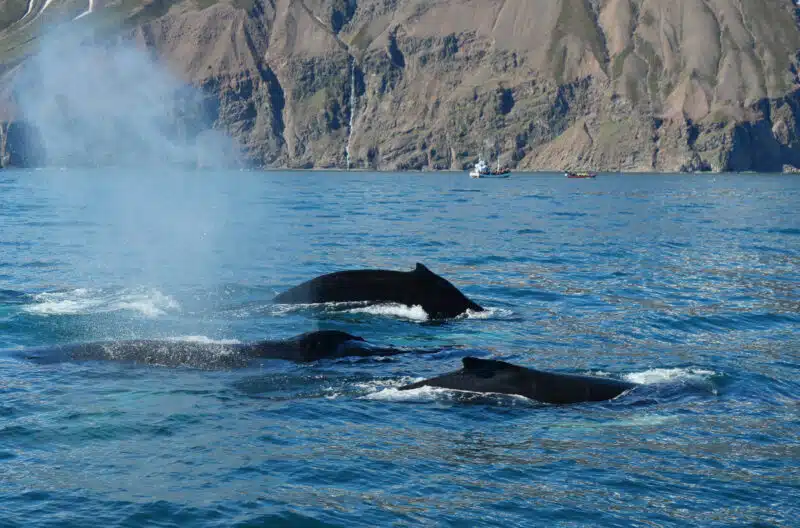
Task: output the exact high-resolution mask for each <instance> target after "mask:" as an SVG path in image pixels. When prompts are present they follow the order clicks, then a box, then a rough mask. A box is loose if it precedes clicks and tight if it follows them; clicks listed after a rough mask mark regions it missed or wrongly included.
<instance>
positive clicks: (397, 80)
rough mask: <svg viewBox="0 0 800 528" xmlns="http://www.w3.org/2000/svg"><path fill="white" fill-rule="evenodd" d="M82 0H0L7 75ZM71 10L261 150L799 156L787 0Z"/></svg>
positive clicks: (427, 164) (671, 164)
mask: <svg viewBox="0 0 800 528" xmlns="http://www.w3.org/2000/svg"><path fill="white" fill-rule="evenodd" d="M84 4H86V1H84V2H75V1H72V0H69V1H61V0H52V1H51V2H47V1H42V0H31V2H30V3H28V2H19V1H15V0H11V1H8V2H6V3H5V4H4V11H3V12H2V13H3V14H2V23H3V24H5V29H4V30H3V32H2V34H0V59H2V60H3V63H4V64H5V65H6V67H7V75H6V78H7V79H9V81H8V82H9V83H10V82H11V81H10V79H12V78H13V72H14V71H16V70H14V69H13V68H12V67H13V66H16V65H17V64H19V63H22V65H23V67H24V64H25V60H26V59H25V57H26V56H27V55H29V54H30V53H32V50H33V49H34V45H35V43H36V38H35V35H36V34H37V31H40V30H41V28H42V27H44V23H45V20H44V19H46V18H47V17H48V16H50V17H51V18H55V17H56V16H61V17H64V16H65V14H66V15H67V16H68V17H72V18H74V17H77V16H79V15H81V14H82V13H85V12H86V11H87V7H88V5H84ZM45 5H46V7H45ZM73 23H75V24H77V23H85V24H93V25H94V26H95V27H98V28H100V29H101V31H102V32H103V34H104V35H106V36H108V35H114V34H117V35H124V36H125V38H128V39H131V40H133V41H134V42H136V43H138V44H139V45H140V46H141V47H143V48H147V49H150V50H151V51H152V52H153V53H154V54H155V55H156V56H157V57H158V58H159V60H161V61H163V62H164V63H165V64H168V65H169V68H170V69H171V70H172V72H173V73H174V74H175V75H176V76H178V77H179V78H181V79H183V80H184V81H187V82H190V83H193V84H194V85H196V86H199V87H202V90H203V93H204V97H205V99H206V103H207V104H206V108H208V109H209V113H208V123H207V124H208V126H211V125H213V126H215V127H217V128H221V129H224V130H226V131H228V132H229V133H230V134H232V135H233V136H234V137H235V138H237V140H238V141H239V142H240V144H241V145H242V146H243V148H244V149H245V152H246V156H247V157H248V158H249V159H250V160H251V162H252V163H254V164H257V165H264V166H289V167H345V166H347V164H348V154H349V160H350V165H351V166H352V167H372V168H378V169H420V168H427V169H445V168H456V169H461V168H463V167H464V166H466V165H467V164H470V163H472V162H474V160H475V159H476V157H477V156H478V155H479V154H483V155H485V156H493V157H494V156H498V157H499V158H500V159H501V161H503V162H506V163H509V164H512V165H514V166H517V167H519V168H523V169H561V168H563V167H565V166H571V167H577V168H592V169H604V170H617V169H623V170H641V171H650V170H668V171H671V170H699V169H713V170H780V169H781V168H782V167H783V165H785V164H790V165H800V152H798V145H800V143H798V141H799V140H798V137H799V136H800V133H799V132H800V128H798V117H799V114H798V108H800V98H799V97H798V92H797V88H798V75H797V64H796V63H797V53H798V50H800V30H799V29H798V22H797V19H796V13H795V7H794V6H793V5H792V3H791V2H790V1H789V0H786V1H783V0H672V1H670V2H663V1H657V0H235V1H221V2H214V1H213V0H189V1H178V0H176V1H170V0H154V1H152V2H149V3H144V2H141V1H139V0H121V1H117V2H111V1H109V2H102V1H101V0H97V1H96V2H95V3H94V4H93V9H92V12H91V13H88V14H86V15H85V16H82V17H81V18H79V19H78V20H76V21H75V22H73ZM7 106H9V107H12V106H13V105H11V104H8V105H7ZM18 118H24V116H22V117H19V116H18Z"/></svg>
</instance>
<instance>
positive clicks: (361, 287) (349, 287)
mask: <svg viewBox="0 0 800 528" xmlns="http://www.w3.org/2000/svg"><path fill="white" fill-rule="evenodd" d="M355 301H367V302H393V303H398V304H404V305H406V306H421V307H422V309H423V310H425V313H427V314H428V317H429V318H431V319H451V318H453V317H457V316H459V315H461V314H463V313H465V312H466V311H467V310H472V311H474V312H481V311H483V307H482V306H480V305H479V304H477V303H475V302H473V301H471V300H470V299H468V298H467V297H466V296H465V295H464V294H463V293H461V292H460V291H459V290H458V288H456V287H455V286H453V285H452V284H451V283H450V282H449V281H448V280H447V279H445V278H443V277H440V276H439V275H437V274H435V273H434V272H432V271H431V270H429V269H428V268H427V267H425V266H424V265H423V264H420V263H417V265H416V267H415V268H414V269H413V270H411V271H391V270H380V269H378V270H368V269H365V270H347V271H337V272H334V273H329V274H327V275H321V276H319V277H316V278H314V279H311V280H309V281H306V282H304V283H302V284H299V285H297V286H295V287H293V288H291V289H289V290H287V291H285V292H283V293H281V294H279V295H277V296H275V298H274V299H273V302H276V303H280V304H298V303H324V302H355Z"/></svg>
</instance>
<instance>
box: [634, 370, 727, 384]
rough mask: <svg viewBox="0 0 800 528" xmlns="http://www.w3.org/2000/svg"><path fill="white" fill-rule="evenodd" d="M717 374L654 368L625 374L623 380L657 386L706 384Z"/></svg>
mask: <svg viewBox="0 0 800 528" xmlns="http://www.w3.org/2000/svg"><path fill="white" fill-rule="evenodd" d="M716 375H717V373H716V372H714V371H713V370H706V369H702V368H694V367H687V368H655V369H649V370H645V371H642V372H632V373H630V374H626V375H625V376H623V377H624V379H625V380H626V381H630V382H631V383H637V384H639V385H657V384H661V383H674V382H690V383H691V382H698V383H705V382H708V381H709V380H710V379H711V378H712V377H714V376H716Z"/></svg>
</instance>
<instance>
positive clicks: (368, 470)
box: [0, 169, 800, 527]
mask: <svg viewBox="0 0 800 528" xmlns="http://www.w3.org/2000/svg"><path fill="white" fill-rule="evenodd" d="M798 204H800V178H798V177H793V176H780V175H763V174H724V175H702V176H700V175H697V176H695V175H642V174H639V175H621V174H601V175H599V176H598V178H597V179H595V180H569V179H566V178H564V177H563V175H562V174H545V173H542V174H521V173H515V174H513V175H512V176H511V178H509V179H506V180H472V179H469V178H468V177H467V175H466V173H405V174H403V173H369V172H310V171H309V172H304V171H297V172H279V171H275V172H257V171H233V172H220V171H205V172H203V171H198V172H181V171H175V170H173V169H162V170H156V169H148V170H146V171H145V170H122V169H110V170H77V169H74V170H55V169H54V170H40V171H2V172H0V526H3V527H11V526H26V527H27V526H37V527H45V526H58V527H67V526H76V527H78V526H79V527H84V526H159V527H167V526H176V527H177V526H180V527H187V526H192V527H195V526H197V527H223V526H224V527H229V526H237V527H244V526H312V527H321V526H341V527H352V526H463V527H474V526H504V527H506V526H648V527H651V526H791V525H796V523H797V518H798V514H800V507H798V496H800V494H799V490H800V469H798V460H799V459H800V412H798V411H800V400H799V399H798V393H800V340H798V330H800V287H798V284H799V283H800V215H798ZM417 262H420V263H423V264H425V265H426V266H427V267H429V268H430V269H431V270H432V271H434V272H435V273H437V274H439V275H442V276H443V277H445V278H446V279H448V280H450V281H451V282H452V283H453V284H454V285H455V286H456V287H458V288H459V289H461V290H462V291H463V292H464V293H465V294H466V295H467V296H469V297H470V298H472V299H473V300H475V301H476V302H478V303H479V304H481V305H483V306H485V307H486V308H487V310H486V311H485V312H480V313H469V314H466V315H464V316H462V317H458V318H456V319H452V320H446V321H431V320H429V319H428V318H427V315H426V314H425V312H424V310H422V309H421V308H419V307H405V306H399V305H378V306H364V305H333V304H331V305H297V306H285V305H276V304H273V303H272V302H271V299H272V298H273V297H274V296H275V295H276V294H277V293H279V292H281V291H284V290H286V289H287V288H289V287H291V286H293V285H296V284H298V283H300V282H302V281H305V280H307V279H310V278H313V277H315V276H317V275H319V274H323V273H328V272H333V271H339V270H344V269H353V268H383V269H394V270H399V271H406V270H411V269H413V267H414V265H415V264H416V263H417ZM315 329H338V330H343V331H346V332H349V333H352V334H356V335H360V336H362V337H364V338H365V339H367V340H369V341H370V342H373V343H376V344H380V345H388V344H393V345H396V346H409V347H420V348H428V347H432V346H446V347H447V348H446V349H445V350H444V351H442V352H439V353H437V354H426V355H414V354H406V355H400V356H393V357H390V358H353V359H341V360H324V361H318V362H315V363H310V364H294V363H289V362H285V361H279V360H273V361H265V362H263V363H262V364H260V365H259V366H258V367H254V368H248V369H235V370H205V369H202V368H185V367H178V368H170V367H163V366H158V365H141V364H131V363H121V362H103V361H84V362H64V363H55V364H47V365H42V364H35V363H32V362H30V361H27V360H25V359H24V351H25V350H26V349H27V348H30V347H43V346H50V345H58V344H62V343H73V342H85V341H94V340H107V339H114V340H116V339H135V338H163V339H174V340H191V341H199V342H208V343H214V344H218V345H225V344H226V343H236V342H246V341H251V340H257V339H279V338H285V337H290V336H293V335H296V334H299V333H301V332H306V331H309V330H315ZM221 348H224V346H223V347H221ZM466 356H478V357H484V358H497V359H503V360H505V361H510V362H513V363H515V364H519V365H525V366H528V367H532V368H538V369H542V370H551V371H557V372H564V373H576V374H590V375H597V376H610V377H614V378H620V379H625V380H628V381H632V382H636V383H639V384H641V387H637V388H636V389H634V390H633V391H631V392H630V393H626V394H623V395H622V396H620V397H619V398H617V399H614V400H612V401H608V402H599V403H582V404H574V405H548V404H540V403H536V402H533V401H530V400H527V399H525V398H522V397H514V396H502V395H487V394H482V395H481V394H472V393H466V392H456V391H447V390H444V389H432V388H423V389H417V390H412V391H403V392H401V391H399V390H398V387H400V386H402V385H404V384H407V383H409V382H412V381H417V380H420V379H423V378H426V377H431V376H435V375H438V374H441V373H444V372H448V371H452V370H455V369H457V368H459V367H460V365H461V359H462V358H463V357H466Z"/></svg>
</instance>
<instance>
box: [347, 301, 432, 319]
mask: <svg viewBox="0 0 800 528" xmlns="http://www.w3.org/2000/svg"><path fill="white" fill-rule="evenodd" d="M346 312H348V313H365V314H370V315H383V316H389V317H397V318H398V319H407V320H409V321H419V322H424V321H427V320H428V312H426V311H425V310H424V309H423V308H422V306H420V305H414V306H406V305H405V304H396V303H385V304H373V305H371V306H364V307H360V308H351V309H349V310H346Z"/></svg>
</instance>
